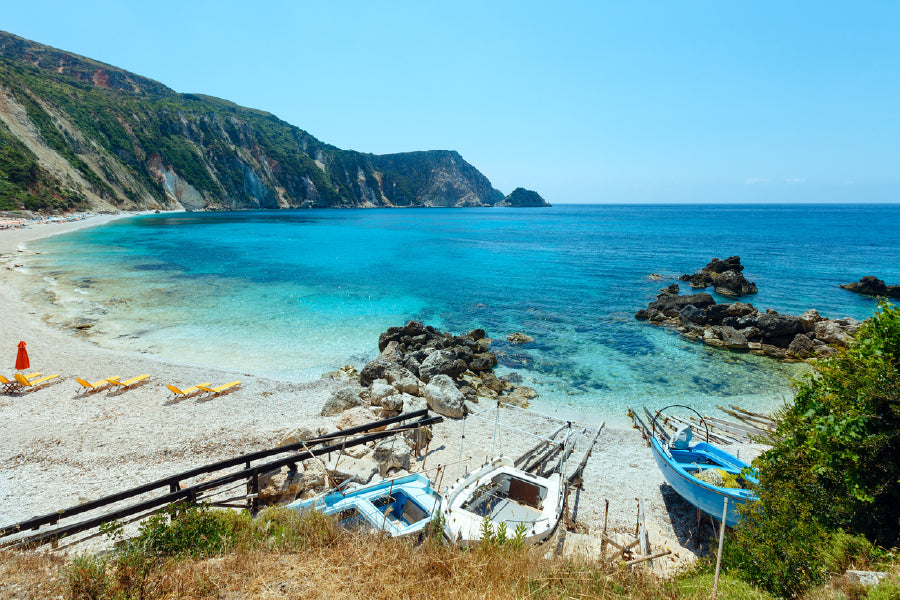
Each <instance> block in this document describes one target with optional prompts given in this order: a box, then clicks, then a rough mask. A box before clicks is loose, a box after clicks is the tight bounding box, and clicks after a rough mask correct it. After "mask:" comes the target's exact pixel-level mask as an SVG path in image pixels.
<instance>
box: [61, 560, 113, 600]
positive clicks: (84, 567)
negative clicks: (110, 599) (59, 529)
mask: <svg viewBox="0 0 900 600" xmlns="http://www.w3.org/2000/svg"><path fill="white" fill-rule="evenodd" d="M66 580H67V582H68V584H69V592H70V594H71V597H72V598H78V599H79V600H100V599H101V598H106V597H107V591H108V590H109V588H110V585H111V583H110V580H109V576H108V575H107V574H106V561H105V560H104V559H102V558H99V557H95V556H92V555H90V554H81V555H79V556H76V557H75V558H74V559H73V560H72V564H71V565H70V566H69V568H68V569H67V570H66Z"/></svg>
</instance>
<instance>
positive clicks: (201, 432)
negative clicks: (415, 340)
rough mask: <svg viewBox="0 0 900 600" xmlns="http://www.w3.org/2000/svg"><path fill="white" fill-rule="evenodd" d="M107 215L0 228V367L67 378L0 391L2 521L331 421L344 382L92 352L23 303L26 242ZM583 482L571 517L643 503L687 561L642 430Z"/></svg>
mask: <svg viewBox="0 0 900 600" xmlns="http://www.w3.org/2000/svg"><path fill="white" fill-rule="evenodd" d="M114 218H118V217H116V216H96V217H90V218H88V219H86V220H84V221H77V222H72V223H58V224H47V225H35V226H32V227H31V228H28V229H20V230H2V231H0V278H2V281H3V284H2V286H0V307H2V308H0V311H2V312H0V322H2V323H3V326H2V327H0V358H2V357H3V356H4V355H5V357H6V358H5V359H3V361H2V362H0V364H5V365H6V366H5V367H2V368H0V374H2V375H4V376H6V377H10V376H11V375H12V373H13V366H14V361H15V356H16V347H17V344H18V342H19V341H20V340H25V341H26V342H27V344H28V345H27V349H28V352H29V356H30V358H31V367H32V368H31V369H30V370H29V371H42V372H44V373H45V374H50V373H60V374H61V375H62V377H60V381H59V382H58V383H55V384H53V385H50V386H48V387H46V388H44V389H41V390H37V391H33V392H26V393H22V394H20V395H0V440H2V444H0V525H7V524H11V523H15V522H18V521H21V520H23V519H26V518H29V517H32V516H35V515H40V514H45V513H49V512H53V511H55V510H58V509H61V508H67V507H70V506H74V505H76V504H79V503H81V502H84V501H86V500H89V499H93V498H97V497H100V496H104V495H107V494H111V493H114V492H117V491H121V490H124V489H127V488H130V487H133V486H136V485H139V484H141V483H145V482H147V481H151V480H155V479H159V478H162V477H165V476H167V475H171V474H174V473H177V472H179V471H183V470H186V469H189V468H192V467H196V466H199V465H202V464H206V463H210V462H214V461H216V460H221V459H224V458H229V457H232V456H236V455H239V454H242V453H246V452H251V451H256V450H262V449H266V448H269V447H272V446H274V445H276V444H277V442H278V441H279V440H280V439H281V438H282V437H283V436H284V434H285V433H287V432H288V431H290V430H292V429H295V428H297V427H300V426H312V427H319V426H323V427H327V428H329V429H333V428H334V420H335V419H334V418H323V417H319V416H317V415H318V413H319V411H320V409H321V407H322V405H323V403H324V402H325V400H326V398H327V397H328V395H329V394H330V392H331V391H332V390H333V389H336V388H337V387H339V386H340V385H342V384H340V383H338V382H334V381H326V380H321V381H314V382H310V383H304V384H297V383H295V382H290V381H278V380H273V379H266V378H262V377H258V376H255V375H253V374H252V373H240V372H229V371H217V370H214V369H210V368H206V367H197V366H192V365H190V364H178V363H172V362H167V361H163V360H161V359H159V358H157V357H155V356H152V355H149V354H144V353H136V352H123V351H112V350H109V349H105V348H100V347H97V346H95V345H93V344H92V343H90V342H88V341H86V340H85V339H82V338H79V337H76V336H75V335H74V334H72V333H71V332H64V331H59V330H57V329H54V328H51V327H49V326H47V325H46V324H45V323H44V321H43V317H44V315H42V314H40V313H39V312H38V311H36V310H35V309H33V308H31V307H29V306H28V305H27V304H25V303H24V302H23V301H22V299H21V296H20V294H19V292H18V289H17V279H18V278H19V277H20V275H19V274H17V273H16V271H15V265H16V264H17V261H16V257H17V256H21V254H22V252H25V251H27V250H23V245H26V244H27V243H28V242H29V241H32V240H35V239H38V238H41V237H46V236H49V235H55V234H60V233H66V232H69V231H73V230H76V229H80V228H84V227H91V226H95V225H99V224H102V223H105V222H108V221H109V220H111V219H114ZM372 344H373V345H374V344H376V340H372ZM143 373H149V374H150V381H149V383H148V384H146V385H143V386H141V387H137V388H135V389H132V390H129V391H126V392H124V393H120V394H110V393H107V392H100V393H98V394H93V395H88V396H82V395H81V394H80V386H79V385H78V384H77V383H76V381H75V377H81V378H83V379H87V380H90V381H97V380H99V379H103V378H106V377H111V376H114V375H118V376H120V377H121V378H122V379H126V378H130V377H132V376H135V375H139V374H143ZM236 379H237V380H241V381H242V382H243V384H242V386H241V388H240V389H239V390H238V391H236V392H234V393H232V394H228V395H224V396H221V397H218V398H214V399H211V400H209V401H202V400H196V399H188V400H184V401H181V402H178V403H171V402H167V400H166V399H167V396H168V395H169V392H168V390H167V389H166V387H165V385H166V384H169V383H171V384H174V385H177V386H179V387H185V386H188V385H192V384H195V383H199V382H206V381H209V382H212V383H213V384H214V385H217V384H221V383H225V382H229V381H232V380H236ZM503 419H504V421H509V422H512V423H514V424H516V425H517V426H519V427H522V428H529V427H534V424H533V421H530V420H528V419H517V418H514V417H512V415H511V414H508V411H504V415H503ZM510 419H512V420H510ZM461 424H462V422H461V421H453V420H450V419H448V420H446V421H445V422H444V423H442V424H440V425H438V426H436V427H435V431H434V434H435V439H434V441H433V442H432V444H431V452H430V454H429V456H428V458H427V463H426V467H427V468H428V469H429V470H431V469H433V468H435V467H437V466H438V465H441V464H445V465H451V463H455V461H457V458H458V451H459V439H460V428H461ZM545 430H546V428H545ZM492 431H493V430H492V429H491V427H490V426H487V425H480V426H479V425H476V424H475V423H473V422H472V420H471V419H470V420H469V424H468V425H467V441H468V446H467V449H466V455H467V456H472V459H471V460H472V462H478V460H480V459H481V458H483V457H486V456H487V455H488V454H490V452H491V444H492V440H493V436H492ZM500 440H501V446H500V447H501V448H502V450H503V451H504V452H505V453H507V454H509V455H516V454H517V453H519V452H521V451H522V450H523V449H524V448H526V447H529V446H531V445H533V444H534V443H535V442H534V440H532V439H529V438H528V437H527V436H525V435H522V434H518V433H516V432H503V433H502V434H501V436H500ZM419 466H421V465H419ZM455 474H456V467H455V466H454V465H451V466H448V467H447V469H446V476H445V480H444V481H443V484H444V485H446V484H447V483H449V482H450V480H451V479H452V477H453V476H455ZM584 479H585V487H584V490H583V492H582V493H581V495H580V498H579V505H578V515H577V516H578V520H579V521H580V522H582V523H583V524H584V525H586V526H587V528H588V529H589V530H590V531H593V532H596V531H599V530H600V529H601V528H602V525H603V519H604V509H605V500H607V499H608V500H609V525H610V529H612V530H614V531H620V532H626V531H627V532H629V533H631V534H633V533H634V527H635V519H636V514H637V498H643V499H645V501H646V505H645V506H646V511H647V519H648V526H649V529H650V530H651V533H652V536H653V537H652V542H653V545H654V549H655V550H658V549H660V548H662V547H664V546H665V545H668V546H669V547H671V548H672V550H673V551H675V553H676V554H677V555H678V557H679V560H683V559H685V558H688V557H690V554H691V551H692V550H694V549H695V545H694V540H692V539H691V538H692V536H695V535H696V533H695V532H696V513H695V511H694V510H693V509H691V508H690V507H687V506H686V505H685V504H684V503H683V501H681V500H680V499H678V498H677V497H675V496H674V492H672V491H671V490H670V489H669V488H667V487H664V486H663V483H664V480H663V478H662V476H661V474H660V473H659V470H658V469H657V467H656V465H655V463H654V461H653V458H652V456H651V455H650V451H649V449H648V448H647V447H646V446H645V445H644V443H643V441H642V440H641V438H640V435H639V434H638V433H637V431H635V430H630V429H606V430H604V432H603V434H602V435H601V437H600V441H599V442H598V444H597V446H596V447H595V449H594V455H593V458H592V459H591V460H590V462H589V463H588V468H587V471H586V472H585V477H584ZM664 490H665V491H666V493H665V495H664V493H663V491H664ZM673 523H674V528H673ZM686 548H689V549H690V550H688V549H686ZM667 560H669V559H667Z"/></svg>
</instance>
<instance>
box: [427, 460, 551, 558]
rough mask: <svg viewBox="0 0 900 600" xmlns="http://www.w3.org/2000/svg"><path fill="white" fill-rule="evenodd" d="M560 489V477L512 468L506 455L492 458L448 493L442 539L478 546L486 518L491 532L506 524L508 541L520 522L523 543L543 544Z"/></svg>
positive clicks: (462, 479)
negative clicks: (523, 537) (539, 475)
mask: <svg viewBox="0 0 900 600" xmlns="http://www.w3.org/2000/svg"><path fill="white" fill-rule="evenodd" d="M562 491H563V490H562V479H561V477H560V475H559V473H554V474H552V475H550V476H549V477H537V476H534V475H531V474H529V473H526V472H524V471H522V470H520V469H517V468H515V466H514V465H513V461H512V460H511V459H509V458H508V457H505V456H502V457H497V458H495V459H494V460H492V461H491V462H489V463H487V464H485V465H484V466H482V467H481V468H479V469H477V470H476V471H473V472H472V473H470V474H468V475H466V476H465V477H462V478H460V479H459V480H457V481H456V483H455V484H454V485H453V486H452V487H451V488H450V490H448V492H447V494H446V496H445V498H444V500H443V502H442V505H441V511H442V512H443V513H444V517H445V519H446V524H445V532H446V535H447V537H448V538H449V539H450V541H451V542H455V543H458V544H459V545H461V546H468V545H470V544H473V543H477V542H479V541H480V540H481V538H482V533H483V524H484V520H485V518H487V519H488V520H489V521H490V522H491V526H492V528H493V530H494V531H495V532H496V531H497V529H498V528H499V527H502V526H505V527H506V532H507V537H508V538H512V537H513V536H514V535H515V532H516V528H517V527H519V526H520V524H522V523H524V525H525V541H526V542H528V543H532V544H536V543H539V542H542V541H544V540H546V539H547V538H548V537H550V535H551V534H552V533H553V532H554V531H555V530H556V527H557V525H558V524H559V520H560V517H561V515H562Z"/></svg>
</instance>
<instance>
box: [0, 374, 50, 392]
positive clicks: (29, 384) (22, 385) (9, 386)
mask: <svg viewBox="0 0 900 600" xmlns="http://www.w3.org/2000/svg"><path fill="white" fill-rule="evenodd" d="M41 375H43V373H40V372H38V373H29V374H27V375H23V374H22V373H16V374H15V375H13V378H12V379H7V378H6V377H4V376H3V375H0V386H2V388H3V391H4V392H17V391H21V390H37V389H40V388H42V387H44V386H45V385H49V384H51V383H53V382H54V380H56V379H57V378H58V377H59V373H55V374H53V375H46V376H44V377H41Z"/></svg>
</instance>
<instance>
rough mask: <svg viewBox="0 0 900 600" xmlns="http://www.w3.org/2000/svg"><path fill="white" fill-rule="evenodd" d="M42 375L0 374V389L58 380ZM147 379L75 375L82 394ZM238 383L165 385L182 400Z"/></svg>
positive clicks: (24, 388)
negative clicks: (86, 377) (182, 386)
mask: <svg viewBox="0 0 900 600" xmlns="http://www.w3.org/2000/svg"><path fill="white" fill-rule="evenodd" d="M42 375H43V374H42V373H40V372H37V373H28V374H27V375H25V374H22V373H16V374H15V375H13V378H12V379H7V378H6V377H4V376H3V375H0V389H2V391H3V392H21V391H28V390H37V389H40V388H42V387H44V386H46V385H49V384H51V383H54V382H56V381H59V379H58V378H59V373H55V374H53V375H46V376H43V377H42ZM149 379H150V375H149V374H145V375H138V376H137V377H132V378H131V379H126V380H125V381H122V378H121V377H119V376H115V377H107V378H105V379H101V380H100V381H95V382H90V381H87V380H85V379H82V378H80V377H76V378H75V381H77V382H78V384H79V385H80V386H81V392H82V393H83V394H93V393H96V392H99V391H101V390H108V389H116V390H117V391H120V392H124V391H125V390H130V389H132V388H134V387H137V386H139V385H141V384H144V383H147V381H149ZM240 385H241V382H240V381H230V382H228V383H226V384H223V385H219V386H216V387H210V386H212V383H210V382H208V381H207V382H204V383H198V384H197V385H192V386H190V387H188V388H185V389H183V390H182V389H180V388H178V387H176V386H174V385H167V386H166V387H167V388H168V389H169V391H170V392H172V395H173V398H174V399H175V400H183V399H184V398H190V397H191V396H197V395H200V394H207V395H209V396H210V397H215V396H221V395H222V394H225V393H228V392H231V391H234V390H236V389H237V388H239V387H240Z"/></svg>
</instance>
